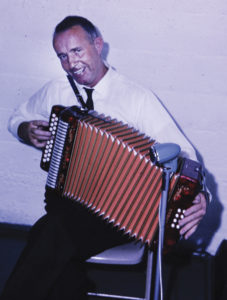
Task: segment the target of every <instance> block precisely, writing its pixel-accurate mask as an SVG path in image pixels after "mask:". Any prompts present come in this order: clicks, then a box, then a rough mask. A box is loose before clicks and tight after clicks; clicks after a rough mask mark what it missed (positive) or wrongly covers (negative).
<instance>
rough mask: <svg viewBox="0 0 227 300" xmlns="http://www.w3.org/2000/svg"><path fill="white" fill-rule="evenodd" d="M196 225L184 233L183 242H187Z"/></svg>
mask: <svg viewBox="0 0 227 300" xmlns="http://www.w3.org/2000/svg"><path fill="white" fill-rule="evenodd" d="M197 227H198V224H197V225H195V226H193V227H192V228H191V229H190V230H188V231H187V233H185V235H184V238H185V240H187V239H188V238H189V237H190V236H191V235H192V234H193V233H194V232H195V231H196V229H197Z"/></svg>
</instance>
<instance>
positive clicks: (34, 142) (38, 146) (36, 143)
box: [31, 139, 46, 149]
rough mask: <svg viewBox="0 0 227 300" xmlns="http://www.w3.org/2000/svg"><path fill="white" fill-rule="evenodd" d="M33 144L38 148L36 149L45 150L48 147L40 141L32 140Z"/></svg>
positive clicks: (44, 142)
mask: <svg viewBox="0 0 227 300" xmlns="http://www.w3.org/2000/svg"><path fill="white" fill-rule="evenodd" d="M31 142H32V144H33V145H34V146H35V147H36V148H40V149H41V148H43V147H45V146H46V141H40V140H38V139H32V140H31Z"/></svg>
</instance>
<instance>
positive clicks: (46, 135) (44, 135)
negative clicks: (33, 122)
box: [31, 127, 52, 140]
mask: <svg viewBox="0 0 227 300" xmlns="http://www.w3.org/2000/svg"><path fill="white" fill-rule="evenodd" d="M31 133H32V134H33V136H34V138H37V139H41V140H42V139H44V140H48V139H50V138H51V136H52V135H51V132H50V131H46V130H43V129H41V128H39V127H38V128H33V129H31Z"/></svg>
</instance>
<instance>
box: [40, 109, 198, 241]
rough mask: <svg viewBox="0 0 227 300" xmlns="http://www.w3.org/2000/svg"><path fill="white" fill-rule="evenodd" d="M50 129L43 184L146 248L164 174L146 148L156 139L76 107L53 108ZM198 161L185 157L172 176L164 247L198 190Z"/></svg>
mask: <svg viewBox="0 0 227 300" xmlns="http://www.w3.org/2000/svg"><path fill="white" fill-rule="evenodd" d="M50 130H51V131H52V133H53V136H54V139H53V140H52V141H49V142H48V144H47V146H46V148H45V149H44V151H43V155H42V159H41V167H42V168H43V169H44V170H46V171H48V176H47V183H46V187H47V188H51V189H54V190H58V191H59V192H60V193H61V195H62V196H63V197H67V198H70V199H72V201H77V202H79V203H81V205H84V206H85V207H87V208H88V209H89V210H91V211H92V212H94V213H96V214H97V215H98V216H101V217H102V218H103V219H105V220H106V221H107V222H110V223H112V224H113V226H117V227H118V228H119V230H123V231H124V233H125V234H129V236H131V237H135V238H136V239H137V240H140V241H142V242H143V243H147V244H148V245H149V246H151V245H152V242H153V240H154V238H155V236H156V232H157V229H158V209H159V202H160V199H161V191H162V172H163V171H162V169H161V168H159V167H157V166H156V165H154V164H152V162H151V161H150V157H149V149H150V147H151V146H152V145H153V144H154V142H155V141H154V140H152V139H150V138H149V137H146V136H145V135H144V134H140V133H139V132H138V131H136V130H135V129H133V128H130V127H128V125H126V124H123V123H122V122H118V121H116V120H112V119H111V118H110V117H105V116H103V115H98V114H96V113H92V114H86V113H83V112H81V111H78V108H77V107H71V108H66V109H65V108H64V107H61V106H54V107H53V109H52V113H51V116H50ZM188 165H190V169H191V170H193V171H191V173H190V176H187V175H186V176H185V174H182V170H184V171H185V170H186V171H188ZM198 165H199V164H198V163H197V162H194V161H191V160H187V161H186V162H185V160H184V161H183V163H180V164H179V169H181V171H179V172H178V173H176V174H174V175H173V176H172V179H171V183H170V191H169V195H170V197H169V199H170V201H169V208H168V212H167V228H166V232H167V234H168V235H169V240H168V238H167V239H166V244H167V245H168V246H171V245H172V244H174V243H175V242H176V240H177V238H178V236H179V234H178V230H177V229H178V224H177V222H178V219H179V218H182V217H183V212H184V209H186V208H187V207H189V206H190V205H191V201H192V199H193V198H194V196H195V194H196V193H198V191H199V187H200V184H199V173H198V172H196V171H195V169H198ZM183 173H184V172H183ZM186 173H187V172H186ZM177 210H178V212H177Z"/></svg>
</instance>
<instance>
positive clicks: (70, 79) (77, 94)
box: [67, 75, 86, 108]
mask: <svg viewBox="0 0 227 300" xmlns="http://www.w3.org/2000/svg"><path fill="white" fill-rule="evenodd" d="M67 78H68V80H69V83H70V85H71V87H72V89H73V91H74V94H75V95H76V98H77V100H78V101H79V102H80V104H81V105H82V107H83V108H86V104H85V102H84V99H83V97H82V96H81V94H80V92H79V90H78V88H77V86H76V84H75V81H74V80H73V78H72V76H70V75H67Z"/></svg>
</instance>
